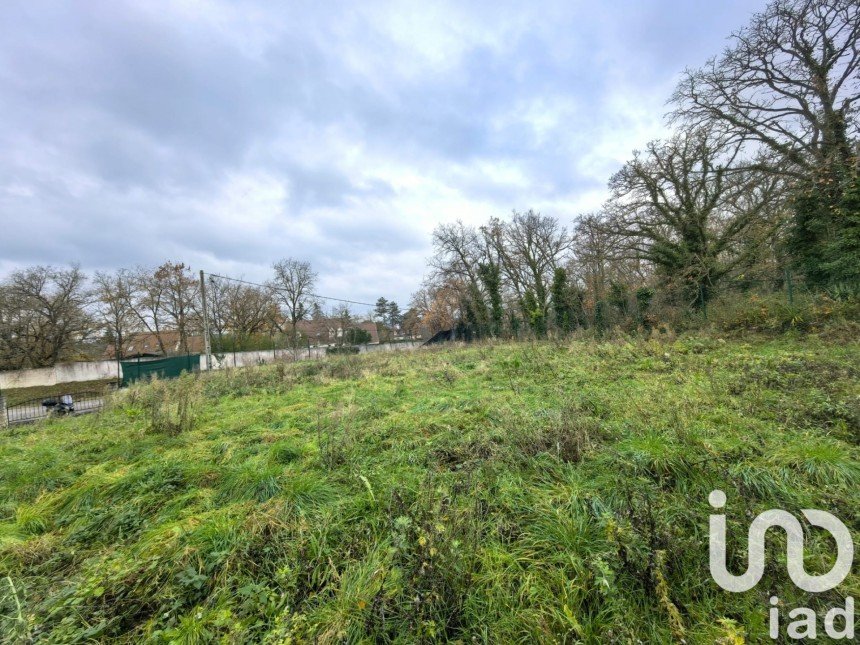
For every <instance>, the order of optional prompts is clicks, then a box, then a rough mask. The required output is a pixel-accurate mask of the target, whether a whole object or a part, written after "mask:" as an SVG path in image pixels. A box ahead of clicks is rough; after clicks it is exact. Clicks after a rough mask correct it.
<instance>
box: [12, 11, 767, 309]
mask: <svg viewBox="0 0 860 645" xmlns="http://www.w3.org/2000/svg"><path fill="white" fill-rule="evenodd" d="M763 4H764V3H763V2H760V1H751V0H718V1H715V0H707V1H706V0H686V1H684V0H629V1H624V2H619V1H609V0H607V1H598V0H590V1H588V2H578V1H576V0H566V1H563V2H558V3H549V2H522V1H516V2H505V1H502V0H493V1H491V2H463V1H460V2H451V3H450V4H448V3H443V2H435V1H434V2H403V3H388V2H373V1H362V2H348V3H342V4H341V3H334V2H325V1H323V2H319V1H317V2H311V1H308V2H303V1H302V2H299V1H295V0H293V1H281V2H269V1H265V0H260V2H235V3H233V2H222V1H218V0H215V1H210V0H200V1H183V2H155V1H152V0H145V1H144V0H140V1H139V2H127V1H124V0H105V1H103V2H100V1H95V0H80V1H75V2H68V1H66V0H57V1H49V0H2V2H0V276H2V275H5V274H8V272H9V271H11V270H12V269H14V268H16V267H20V266H24V265H30V264H54V265H64V264H68V263H72V262H78V263H80V264H81V266H82V267H84V268H85V269H87V270H93V269H107V268H115V267H121V266H126V267H130V266H134V265H136V264H143V265H154V264H157V263H160V262H161V261H163V260H165V259H175V260H182V261H185V262H186V263H188V264H190V265H191V266H192V267H193V268H194V269H195V270H196V269H200V268H202V269H205V270H207V271H213V272H221V273H227V274H229V275H235V276H244V277H246V278H249V279H265V278H266V277H268V275H269V273H270V270H269V269H270V266H271V263H272V262H273V261H274V260H276V259H278V258H281V257H286V256H293V257H297V258H302V259H307V260H309V261H310V262H311V263H312V265H313V267H314V268H315V269H316V270H317V271H318V272H319V274H320V281H319V286H318V291H319V292H320V293H323V294H325V295H333V296H340V297H345V298H351V299H356V300H368V301H373V300H375V299H376V298H377V297H378V296H380V295H383V296H386V297H388V298H394V299H397V300H398V301H399V302H400V303H401V305H404V306H405V305H406V303H407V302H408V299H409V294H410V293H411V292H412V291H413V290H414V289H415V288H416V287H417V286H418V284H419V283H420V281H421V279H422V276H423V274H424V272H425V266H426V258H427V257H428V256H429V254H430V249H431V247H430V234H431V231H432V230H433V228H434V227H435V226H436V225H437V224H438V223H440V222H449V221H454V220H456V219H458V218H459V219H462V220H464V221H467V222H472V223H480V222H483V221H485V220H486V219H487V218H489V217H490V216H493V215H496V216H501V217H505V216H507V215H508V214H509V213H510V211H511V209H517V210H526V209H528V208H534V209H536V210H539V211H541V212H543V213H544V214H548V215H553V216H556V217H558V218H559V219H560V220H561V221H562V222H564V223H565V224H568V225H569V224H570V223H572V222H573V221H574V220H575V219H576V217H577V215H578V214H581V213H583V212H588V211H590V210H594V209H596V208H598V207H599V206H600V204H601V203H602V202H603V200H604V199H605V198H606V180H607V179H608V178H609V176H610V174H611V173H612V172H613V171H615V170H616V169H617V168H618V167H619V166H620V165H621V163H623V162H624V160H625V159H627V158H628V157H629V156H630V153H631V152H632V150H634V149H636V148H640V147H642V146H643V145H644V144H645V143H646V142H647V141H648V140H650V139H653V138H656V137H659V136H661V135H662V134H664V133H665V130H664V125H663V114H664V113H665V112H666V110H667V107H666V105H665V101H666V99H667V97H668V96H669V94H670V93H671V91H672V88H673V86H674V84H675V81H676V80H677V78H678V75H679V73H680V72H681V71H682V70H683V68H684V67H685V66H698V65H700V64H702V63H703V62H704V61H705V60H706V59H707V58H708V57H709V56H710V55H713V54H717V53H718V52H719V51H720V50H721V49H722V47H723V46H724V45H725V42H726V37H727V36H728V35H729V34H730V33H731V31H733V30H734V29H737V28H739V27H741V26H742V25H744V24H745V23H746V22H747V20H748V18H749V16H750V14H751V12H752V11H754V10H757V9H760V8H761V7H762V6H763ZM275 6H277V7H278V8H274V7H275Z"/></svg>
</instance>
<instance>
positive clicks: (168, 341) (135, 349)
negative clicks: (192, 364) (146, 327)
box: [104, 331, 204, 360]
mask: <svg viewBox="0 0 860 645" xmlns="http://www.w3.org/2000/svg"><path fill="white" fill-rule="evenodd" d="M159 338H161V343H159V342H158V339H159ZM162 344H163V345H164V351H163V352H162V350H161V346H162ZM186 344H187V345H188V346H187V348H182V347H181V346H180V345H181V340H180V336H179V332H178V331H163V332H161V333H159V334H158V335H156V334H154V333H151V332H139V333H136V334H131V335H130V336H128V337H127V338H126V339H125V340H124V341H123V344H122V357H123V358H137V357H141V358H143V357H145V356H164V355H169V354H185V353H189V354H199V353H201V352H203V351H204V350H203V348H204V343H203V337H202V336H188V337H187V338H186ZM104 355H105V358H107V359H109V360H113V359H115V358H116V347H115V346H114V345H108V346H107V348H106V349H105V354H104Z"/></svg>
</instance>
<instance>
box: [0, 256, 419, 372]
mask: <svg viewBox="0 0 860 645" xmlns="http://www.w3.org/2000/svg"><path fill="white" fill-rule="evenodd" d="M317 279H318V275H317V273H316V272H314V271H313V269H312V268H311V265H310V263H309V262H306V261H302V260H297V259H293V258H286V259H283V260H280V261H278V262H276V263H274V265H273V266H272V276H271V278H270V279H269V280H268V281H266V283H265V284H262V285H259V284H251V283H246V282H244V281H241V280H229V279H220V278H213V277H210V279H207V281H206V283H205V285H204V286H205V290H206V300H207V312H208V320H209V325H210V336H211V338H212V346H213V349H214V350H216V351H224V350H237V349H262V348H266V349H268V348H270V347H272V343H273V342H275V341H276V338H277V343H278V346H279V347H282V348H285V347H286V348H298V347H300V346H304V345H305V344H306V343H308V342H310V341H311V340H315V341H317V340H319V339H318V338H315V339H309V338H308V334H307V332H306V331H305V332H303V331H302V330H301V329H300V323H301V322H302V321H318V322H319V323H320V327H321V328H325V329H326V330H328V328H329V327H331V326H332V325H333V326H334V327H336V328H337V330H340V331H339V333H337V334H333V335H331V336H332V337H329V336H328V335H326V337H325V338H324V341H325V342H336V343H356V344H357V343H364V342H369V341H370V334H369V333H368V332H367V331H366V330H363V329H359V328H357V327H356V323H357V318H356V316H355V315H354V314H353V313H352V312H351V311H350V308H349V306H348V305H347V304H340V305H337V306H335V307H333V308H331V310H330V311H328V312H325V311H324V310H323V306H322V303H321V302H320V300H319V298H317V297H316V296H315V295H314V294H313V289H314V286H315V285H316V282H317ZM200 288H201V285H200V279H199V275H198V274H196V273H195V272H193V271H192V270H191V268H190V267H189V266H188V265H186V264H184V263H182V262H172V261H169V262H164V263H163V264H161V265H159V266H157V267H137V268H135V269H125V268H121V269H117V270H115V271H97V272H95V273H94V274H92V275H91V276H88V275H86V274H85V273H84V272H83V271H82V270H81V269H80V268H79V267H77V266H72V267H69V268H56V267H47V266H35V267H28V268H25V269H21V270H18V271H15V272H13V273H12V274H11V275H10V276H9V277H8V278H7V279H5V280H4V281H2V282H0V369H23V368H31V367H48V366H52V365H54V364H56V363H58V362H62V361H69V360H82V359H88V358H95V357H98V356H100V354H101V353H102V352H103V351H104V348H105V347H106V346H108V345H110V346H113V347H114V348H115V355H116V358H118V359H122V358H125V354H126V348H127V346H128V344H129V341H130V340H131V339H132V338H133V337H134V336H135V335H137V334H140V333H141V332H143V333H148V335H149V337H150V338H151V339H152V340H153V341H154V343H155V344H156V345H157V347H152V348H151V350H152V351H153V352H154V353H159V354H162V355H167V354H171V353H186V352H189V351H191V346H192V343H191V338H192V337H193V336H199V335H200V334H201V333H202V330H203V310H202V298H201V291H200ZM380 303H384V306H380ZM376 311H377V312H378V315H377V316H376V319H377V320H378V321H379V327H380V330H381V331H382V332H383V334H381V335H383V336H385V337H386V338H389V337H391V336H392V335H394V333H396V331H397V330H399V329H400V326H401V324H402V322H403V316H402V315H401V313H400V309H399V307H398V306H397V303H395V302H388V301H387V300H385V299H384V298H380V301H379V303H377V307H376ZM165 332H170V334H167V333H165ZM166 338H170V339H171V344H170V345H168V341H167V340H166ZM173 339H176V340H175V342H173Z"/></svg>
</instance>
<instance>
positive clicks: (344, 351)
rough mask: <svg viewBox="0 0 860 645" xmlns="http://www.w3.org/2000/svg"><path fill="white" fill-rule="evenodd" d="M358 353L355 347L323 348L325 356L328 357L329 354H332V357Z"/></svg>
mask: <svg viewBox="0 0 860 645" xmlns="http://www.w3.org/2000/svg"><path fill="white" fill-rule="evenodd" d="M359 351H360V350H359V348H358V347H356V346H355V345H343V346H341V347H326V348H325V353H326V355H329V354H334V355H338V354H358V352H359Z"/></svg>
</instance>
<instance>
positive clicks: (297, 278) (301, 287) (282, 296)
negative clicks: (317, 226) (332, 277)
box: [271, 258, 317, 348]
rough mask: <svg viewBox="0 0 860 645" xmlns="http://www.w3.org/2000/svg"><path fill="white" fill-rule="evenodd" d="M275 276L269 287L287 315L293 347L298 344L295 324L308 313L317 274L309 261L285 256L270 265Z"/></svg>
mask: <svg viewBox="0 0 860 645" xmlns="http://www.w3.org/2000/svg"><path fill="white" fill-rule="evenodd" d="M272 268H273V269H274V270H275V277H274V279H273V280H272V283H271V289H272V291H273V293H274V294H275V297H276V298H277V300H278V302H280V303H281V304H282V305H283V307H284V309H285V311H286V315H287V320H288V322H289V325H290V338H291V341H292V345H293V347H294V348H296V347H297V345H298V334H297V325H298V323H299V321H300V320H304V319H305V318H306V317H307V315H308V308H309V307H310V305H311V302H312V300H313V295H312V293H311V292H312V291H313V288H314V284H316V281H317V274H316V273H314V271H313V270H312V269H311V265H310V262H305V261H302V260H295V259H293V258H286V259H284V260H280V261H278V262H275V264H274V265H273V267H272Z"/></svg>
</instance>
